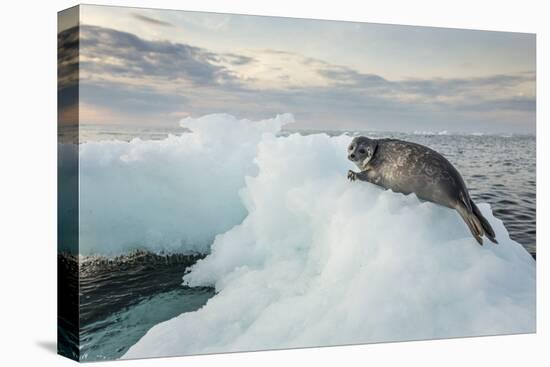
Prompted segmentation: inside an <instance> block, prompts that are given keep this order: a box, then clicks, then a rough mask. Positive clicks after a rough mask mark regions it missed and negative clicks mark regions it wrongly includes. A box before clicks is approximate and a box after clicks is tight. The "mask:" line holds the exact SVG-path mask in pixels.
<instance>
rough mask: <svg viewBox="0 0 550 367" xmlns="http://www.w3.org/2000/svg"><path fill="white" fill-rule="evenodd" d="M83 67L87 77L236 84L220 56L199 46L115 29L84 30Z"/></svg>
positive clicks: (94, 28)
mask: <svg viewBox="0 0 550 367" xmlns="http://www.w3.org/2000/svg"><path fill="white" fill-rule="evenodd" d="M80 41H81V67H82V69H83V70H85V72H86V73H88V74H94V73H96V74H105V75H110V76H113V77H125V78H134V79H141V78H145V77H155V78H161V79H165V80H174V81H177V80H184V81H188V82H191V83H193V84H198V85H207V84H220V83H230V82H234V81H236V80H235V77H234V76H233V75H232V73H231V72H230V71H229V70H228V69H227V68H226V67H224V66H222V65H217V64H216V62H218V61H219V60H220V56H219V55H217V54H215V53H212V52H209V51H206V50H204V49H202V48H199V47H193V46H190V45H186V44H181V43H172V42H168V41H149V40H144V39H142V38H139V37H137V36H136V35H133V34H131V33H127V32H121V31H117V30H114V29H108V28H102V27H96V26H82V27H81V39H80Z"/></svg>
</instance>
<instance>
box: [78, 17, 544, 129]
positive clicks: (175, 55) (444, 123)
mask: <svg viewBox="0 0 550 367" xmlns="http://www.w3.org/2000/svg"><path fill="white" fill-rule="evenodd" d="M80 65H81V71H80V76H81V86H82V91H83V92H82V98H83V99H84V102H85V103H87V106H88V107H89V108H93V106H94V105H95V106H98V107H105V106H109V108H110V109H111V110H113V111H116V115H117V119H120V116H123V115H124V113H126V114H127V116H128V119H127V120H128V121H142V122H143V121H146V122H147V123H149V122H151V121H155V120H154V116H157V121H156V123H168V121H170V123H174V124H175V123H176V121H175V116H179V115H182V114H183V113H184V114H188V113H189V114H193V115H201V114H207V113H212V112H228V113H232V114H234V115H236V116H239V117H248V118H265V117H268V116H270V115H272V114H275V113H280V112H293V113H294V114H295V115H296V117H297V120H298V121H299V123H298V124H297V126H299V127H307V128H332V129H337V128H353V129H364V128H366V129H380V130H415V129H438V128H441V129H447V130H464V129H469V128H470V127H471V128H472V129H475V130H476V131H491V130H494V131H497V130H499V129H501V128H506V129H510V127H512V128H515V129H516V130H518V131H525V130H526V126H527V127H528V128H527V130H534V125H535V124H534V110H535V108H536V102H535V88H534V85H535V73H534V72H521V73H514V74H495V75H489V76H483V77H470V78H432V79H403V80H389V79H386V78H384V77H383V76H381V75H377V74H373V73H365V72H362V71H359V70H356V69H353V68H350V67H347V66H343V65H335V64H331V63H328V62H326V61H324V60H320V59H315V58H311V57H305V56H302V55H300V54H297V53H292V52H287V51H280V50H243V51H240V52H213V51H210V50H207V49H204V48H200V47H196V46H192V45H188V44H184V43H173V42H168V41H161V40H145V39H142V38H140V37H137V36H136V35H133V34H131V33H127V32H121V31H117V30H113V29H108V28H102V27H96V26H83V27H82V29H81V64H80ZM89 116H94V115H93V114H89ZM170 119H171V120H170Z"/></svg>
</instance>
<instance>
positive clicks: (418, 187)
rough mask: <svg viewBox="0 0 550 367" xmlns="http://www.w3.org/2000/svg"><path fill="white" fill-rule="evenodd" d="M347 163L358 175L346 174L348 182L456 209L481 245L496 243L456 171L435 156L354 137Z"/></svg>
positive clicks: (418, 148) (405, 144)
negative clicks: (485, 240)
mask: <svg viewBox="0 0 550 367" xmlns="http://www.w3.org/2000/svg"><path fill="white" fill-rule="evenodd" d="M348 159H349V160H350V161H352V162H353V163H354V164H355V165H356V166H357V167H358V168H359V170H360V172H354V171H352V170H350V171H348V179H349V180H351V181H355V180H361V181H366V182H370V183H373V184H375V185H378V186H381V187H383V188H385V189H390V190H392V191H394V192H399V193H402V194H405V195H408V194H411V193H415V194H416V196H417V197H418V198H419V199H422V200H426V201H431V202H433V203H436V204H439V205H443V206H445V207H447V208H452V209H456V211H457V212H458V213H459V214H460V216H461V217H462V219H464V222H466V225H467V226H468V228H469V229H470V232H472V235H473V236H474V238H475V239H476V241H477V242H478V243H479V244H480V245H483V239H482V237H483V235H485V236H487V238H488V239H489V240H491V241H492V242H493V243H497V240H496V239H495V232H494V231H493V228H492V227H491V225H490V224H489V222H488V221H487V219H485V217H483V215H482V214H481V212H480V211H479V208H478V207H477V205H476V204H475V203H474V202H473V201H472V199H470V194H469V193H468V189H467V188H466V184H465V183H464V180H463V179H462V176H461V175H460V173H458V171H457V170H456V168H454V166H453V165H452V164H451V163H450V162H449V161H448V160H447V159H445V157H443V156H442V155H441V154H439V153H438V152H436V151H434V150H432V149H430V148H428V147H425V146H423V145H420V144H416V143H410V142H407V141H403V140H398V139H369V138H367V137H364V136H358V137H356V138H354V139H353V140H352V142H351V143H350V145H349V146H348Z"/></svg>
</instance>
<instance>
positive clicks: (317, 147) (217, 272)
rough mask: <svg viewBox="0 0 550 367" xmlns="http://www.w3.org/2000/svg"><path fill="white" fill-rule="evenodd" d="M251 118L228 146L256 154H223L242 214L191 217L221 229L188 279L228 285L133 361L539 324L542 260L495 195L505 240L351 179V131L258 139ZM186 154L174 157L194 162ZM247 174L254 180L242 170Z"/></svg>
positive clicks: (132, 353)
mask: <svg viewBox="0 0 550 367" xmlns="http://www.w3.org/2000/svg"><path fill="white" fill-rule="evenodd" d="M226 118H227V119H228V120H231V121H233V122H235V121H236V120H235V119H232V118H230V117H227V116H226ZM206 119H207V120H205V121H209V119H208V118H206ZM224 119H225V117H224V118H222V117H220V118H219V121H217V122H212V126H215V124H216V123H218V122H219V123H223V121H222V120H224ZM276 125H280V124H279V123H278V124H276ZM196 126H199V124H198V123H197V124H196ZM249 127H250V126H249V125H246V126H243V129H242V130H240V131H237V130H235V131H233V130H232V128H231V129H228V130H229V131H227V134H228V142H231V141H232V140H233V139H235V141H237V142H238V141H240V140H242V141H241V142H240V143H238V144H237V143H236V144H235V145H229V146H228V147H229V148H230V149H228V150H227V151H226V154H228V155H231V154H234V153H232V151H231V149H233V148H236V149H237V148H238V147H240V146H241V144H242V145H243V149H244V150H243V152H244V151H246V152H247V153H246V154H244V153H243V154H241V153H239V155H238V156H237V157H234V158H233V159H231V158H230V157H224V159H225V158H227V159H230V161H231V162H232V164H234V166H231V167H228V168H227V169H226V170H224V171H223V174H224V175H225V174H228V175H230V177H231V178H232V179H234V182H232V181H228V182H232V184H231V186H230V187H229V186H225V184H224V182H225V181H226V179H224V176H223V175H221V176H218V177H217V178H216V184H217V185H220V184H224V189H223V191H224V195H226V198H228V200H229V198H231V200H230V201H229V204H230V205H229V207H227V208H224V209H223V211H222V214H223V215H221V216H220V217H219V218H218V217H216V219H217V220H219V219H220V218H229V217H231V215H235V216H236V217H234V218H232V219H233V220H232V221H231V220H226V221H223V222H222V224H223V225H221V224H220V225H217V226H214V224H211V223H208V224H202V223H201V221H197V222H194V223H193V225H192V226H199V227H200V229H201V230H203V231H202V232H204V233H203V234H202V235H203V240H206V239H207V238H213V239H212V242H211V245H210V247H209V254H208V256H206V257H205V258H204V259H202V260H200V261H198V262H197V263H196V264H195V265H194V266H192V267H191V268H190V269H189V271H188V273H187V274H186V275H185V276H184V278H183V283H184V284H185V285H188V286H191V287H194V286H211V287H215V290H216V295H215V296H214V297H213V298H211V299H210V300H209V301H208V302H207V303H206V304H205V305H204V306H203V307H202V308H201V309H199V310H197V311H195V312H189V313H183V314H181V315H179V316H177V317H175V318H173V319H171V320H168V321H165V322H163V323H160V324H158V325H155V326H154V327H152V328H151V329H150V330H149V331H148V332H147V334H146V335H145V336H143V337H142V338H141V339H140V340H139V341H138V342H137V343H136V344H135V345H133V346H132V347H131V348H130V349H129V350H128V351H127V353H126V354H125V355H124V356H123V357H122V358H124V359H127V358H141V357H155V356H174V355H189V354H203V353H218V352H234V351H250V350H266V349H280V348H297V347H314V346H328V345H344V344H359V343H372V342H389V341H409V340H421V339H437V338H452V337H467V336H479V335H499V334H510V333H531V332H534V331H535V328H536V302H535V288H536V282H535V261H534V260H533V258H532V257H531V256H530V255H529V253H528V252H527V251H526V250H525V249H524V248H523V247H522V246H521V245H520V244H519V243H517V242H515V241H513V240H511V239H510V237H509V235H508V232H507V230H506V228H505V227H504V225H503V223H502V222H501V221H500V220H498V219H497V218H495V217H494V216H493V214H492V211H491V208H490V206H489V205H488V204H484V203H478V204H479V207H480V210H481V211H482V213H483V215H484V216H485V217H486V218H487V219H488V220H489V222H490V223H491V225H492V226H493V228H494V229H495V232H496V237H497V240H498V241H499V244H498V245H494V244H492V243H489V241H485V242H486V244H485V245H484V246H479V245H478V244H477V243H476V242H475V240H474V239H473V237H472V236H471V235H470V233H469V231H468V229H467V227H466V226H465V224H464V223H463V221H462V220H461V218H460V217H459V215H458V214H457V213H456V211H454V210H450V209H447V208H444V207H441V206H438V205H436V204H433V203H429V202H422V201H420V200H419V199H418V198H417V197H416V196H415V195H402V194H397V193H393V192H391V191H385V190H381V189H380V188H378V187H376V186H374V185H371V184H368V183H364V182H353V183H352V182H348V181H347V180H346V173H347V170H348V169H350V168H352V166H351V163H350V162H348V161H347V159H346V146H347V144H348V143H349V141H350V139H351V137H349V136H345V135H342V136H335V137H329V136H328V135H326V134H314V135H308V136H302V135H299V134H290V135H288V136H284V137H283V136H277V135H276V134H275V132H273V131H271V132H270V133H262V134H260V135H255V134H252V135H253V137H252V140H251V141H248V142H246V141H244V140H243V139H245V138H246V139H248V136H247V131H248V130H247V129H248V128H249ZM192 130H193V129H192ZM207 130H208V131H210V127H208V128H207ZM213 130H214V131H220V129H217V128H215V127H214V128H213ZM201 134H202V132H201ZM205 134H206V132H205ZM189 139H191V137H189ZM205 139H206V136H205ZM212 139H218V137H213V138H212ZM220 139H221V138H220ZM172 140H174V139H173V138H172ZM191 141H192V139H191ZM191 141H190V142H186V144H191ZM216 141H218V140H216ZM140 144H142V143H140ZM171 144H174V145H177V144H178V142H176V141H173V142H171ZM196 144H198V143H196ZM227 144H230V143H227ZM248 145H249V146H250V149H245V148H244V146H248ZM174 149H176V150H177V149H178V148H174ZM181 149H183V148H181ZM138 153H140V154H138ZM157 153H158V150H157V149H156V148H155V149H153V148H151V149H149V150H145V151H141V152H136V153H132V152H127V153H125V154H126V155H127V156H128V160H127V161H129V162H131V161H132V160H133V159H135V157H136V154H137V155H138V157H139V159H143V160H148V161H150V162H151V163H150V164H153V163H152V162H157V163H158V155H157ZM146 154H147V155H152V156H151V157H148V158H146ZM213 157H220V155H219V154H214V155H213ZM185 158H187V157H186V156H174V157H173V160H172V161H170V162H171V163H172V164H174V165H176V164H177V165H180V166H182V167H191V163H189V162H187V161H186V160H185ZM210 158H211V157H210V156H208V155H205V159H210ZM244 158H246V159H248V160H245V159H244ZM197 159H198V158H197ZM213 162H214V160H212V162H211V163H213ZM201 167H204V164H200V165H198V167H197V168H196V173H197V174H198V173H200V172H201ZM237 170H238V173H239V174H243V177H241V179H242V181H240V180H239V179H237V177H234V176H233V174H236V171H237ZM192 177H197V179H199V180H200V184H191V183H187V185H188V186H185V189H190V188H191V189H196V191H193V192H192V195H193V197H194V199H195V200H206V199H203V197H206V198H208V199H209V198H210V197H209V195H210V193H211V190H212V189H218V190H220V188H219V186H216V187H214V186H213V185H214V184H213V183H211V182H209V181H207V180H204V178H202V176H200V175H199V176H192ZM151 179H153V178H151ZM182 181H183V178H182ZM241 184H242V185H243V186H242V187H241V188H238V187H239V186H240V185H241ZM201 190H202V191H201ZM230 190H236V191H235V192H232V193H229V191H230ZM225 191H227V192H225ZM188 204H189V203H184V202H182V203H181V205H188ZM195 205H196V207H193V210H200V209H199V206H198V204H195ZM201 205H202V203H201ZM236 207H237V208H239V209H238V210H236V209H235V208H236ZM210 210H212V207H207V208H204V212H205V213H207V212H210ZM231 210H235V213H230V212H231ZM174 214H175V213H172V215H174ZM218 214H219V211H218V212H215V213H213V214H212V215H214V216H216V215H218ZM185 219H187V218H185ZM185 219H182V222H183V221H184V220H185ZM199 219H201V220H203V219H204V218H203V217H200V216H199ZM209 222H211V221H209ZM205 226H206V227H208V226H211V227H208V228H205ZM223 229H226V230H225V231H223ZM208 231H212V232H211V233H210V236H206V235H204V234H206V233H208ZM216 231H217V232H216ZM202 232H201V233H202ZM214 232H216V233H215V235H214V236H212V235H213V234H214ZM199 237H200V236H199Z"/></svg>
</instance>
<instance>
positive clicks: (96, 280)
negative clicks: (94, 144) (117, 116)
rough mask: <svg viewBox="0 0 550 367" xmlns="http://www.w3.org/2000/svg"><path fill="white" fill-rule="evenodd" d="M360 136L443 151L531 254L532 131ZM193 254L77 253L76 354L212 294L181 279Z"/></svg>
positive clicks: (120, 339) (118, 134) (115, 134)
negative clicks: (104, 255)
mask: <svg viewBox="0 0 550 367" xmlns="http://www.w3.org/2000/svg"><path fill="white" fill-rule="evenodd" d="M182 132H183V131H182V130H181V129H179V130H178V129H175V130H174V131H170V133H172V134H181V133H182ZM287 133H289V132H283V133H282V135H285V134H287ZM302 133H304V134H307V133H313V132H302ZM324 133H328V134H329V135H334V134H341V132H338V133H336V132H324ZM81 134H82V137H83V138H84V140H98V139H99V140H104V139H118V140H130V139H131V138H133V137H136V136H139V137H141V138H143V139H163V138H165V137H166V135H167V134H166V132H158V131H152V130H147V131H143V130H138V131H129V130H127V129H120V130H116V131H110V132H105V131H103V130H99V131H94V130H93V129H92V130H88V131H84V132H81ZM350 134H352V135H355V134H359V133H358V132H353V133H350ZM361 135H367V136H370V137H375V138H378V137H379V138H382V137H384V138H386V137H388V138H398V139H403V140H408V141H413V142H417V143H420V144H423V145H426V146H429V147H431V148H433V149H435V150H437V151H439V152H440V153H442V154H443V155H445V157H447V159H448V160H449V161H450V162H452V163H453V164H454V165H455V167H456V168H457V169H458V170H459V172H460V173H461V174H462V176H463V178H464V180H465V182H466V184H467V186H468V188H469V190H470V194H471V196H472V199H473V200H474V201H475V202H477V203H482V202H486V203H489V204H491V207H492V209H493V211H494V213H495V216H496V217H498V218H499V219H501V220H502V221H503V222H504V224H505V226H506V228H507V229H508V231H509V233H510V236H511V238H512V239H514V240H516V241H517V242H519V243H520V244H522V245H523V246H524V247H525V248H526V249H527V251H529V252H530V253H531V254H532V255H533V257H536V181H535V180H536V139H535V136H530V135H510V136H503V135H460V134H454V135H449V134H432V133H415V134H406V133H393V132H385V133H382V132H363V133H361ZM199 258H201V256H183V255H170V256H163V255H154V254H148V253H143V252H136V253H133V254H127V255H124V256H121V257H118V258H114V259H106V258H101V257H81V258H80V259H79V265H80V266H79V268H80V287H79V295H80V297H79V299H80V335H79V337H80V354H81V360H84V361H97V360H105V359H116V358H119V357H120V356H122V355H123V354H124V353H125V352H126V350H127V349H128V348H129V347H130V346H131V345H133V344H134V343H135V342H137V341H138V340H139V339H140V338H141V337H142V336H143V335H144V334H145V333H146V332H147V330H149V329H150V328H151V327H152V326H153V325H155V324H158V323H159V322H162V321H165V320H168V319H170V318H173V317H175V316H178V315H179V314H181V313H183V312H190V311H194V310H197V309H199V308H200V307H202V306H203V305H204V304H205V303H206V302H207V301H208V299H209V298H211V297H212V296H213V295H214V290H213V289H212V288H188V287H184V286H182V285H181V282H182V276H183V275H184V273H185V271H186V269H187V267H188V266H189V265H191V264H193V263H194V262H195V261H197V260H198V259H199ZM59 259H60V260H59V263H60V267H61V272H60V274H61V273H62V272H63V269H66V271H67V272H68V271H71V269H72V271H74V269H75V268H76V266H77V264H76V262H77V261H78V258H76V257H67V256H60V258H59ZM61 275H62V274H61ZM62 321H63V320H62ZM62 335H66V337H65V336H64V338H65V340H64V342H65V343H66V345H67V348H70V349H71V348H72V349H74V348H77V346H76V343H77V340H78V338H77V336H75V335H71V333H69V332H65V331H64V332H63V333H62ZM62 342H63V341H62Z"/></svg>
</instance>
